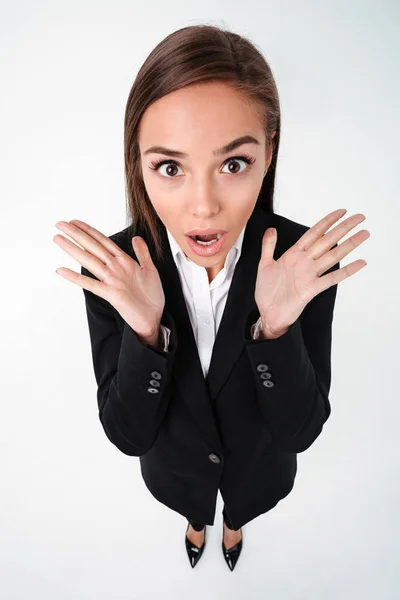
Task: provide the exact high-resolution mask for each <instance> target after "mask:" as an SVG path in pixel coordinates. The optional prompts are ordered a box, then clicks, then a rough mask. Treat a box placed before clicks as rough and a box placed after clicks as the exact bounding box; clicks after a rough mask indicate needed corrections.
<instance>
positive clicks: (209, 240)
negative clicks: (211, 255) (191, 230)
mask: <svg viewBox="0 0 400 600" xmlns="http://www.w3.org/2000/svg"><path fill="white" fill-rule="evenodd" d="M189 237H190V238H191V239H192V240H193V241H194V242H196V243H197V244H199V246H211V245H212V244H214V243H215V242H217V241H218V240H219V239H220V238H221V237H222V233H217V234H214V235H190V236H189Z"/></svg>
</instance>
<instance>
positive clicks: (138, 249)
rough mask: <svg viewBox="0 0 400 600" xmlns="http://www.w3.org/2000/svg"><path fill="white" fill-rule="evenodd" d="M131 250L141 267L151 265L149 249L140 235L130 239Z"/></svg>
mask: <svg viewBox="0 0 400 600" xmlns="http://www.w3.org/2000/svg"><path fill="white" fill-rule="evenodd" d="M132 248H133V251H134V252H135V254H136V257H137V259H138V260H139V263H140V266H141V267H150V266H152V265H153V261H152V260H151V256H150V252H149V248H148V246H147V244H146V242H145V241H144V239H143V238H142V237H140V235H136V236H134V237H133V238H132Z"/></svg>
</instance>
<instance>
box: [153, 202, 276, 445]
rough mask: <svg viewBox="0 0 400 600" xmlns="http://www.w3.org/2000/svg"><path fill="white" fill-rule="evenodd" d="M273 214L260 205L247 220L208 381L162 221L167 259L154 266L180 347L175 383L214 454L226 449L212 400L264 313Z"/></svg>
mask: <svg viewBox="0 0 400 600" xmlns="http://www.w3.org/2000/svg"><path fill="white" fill-rule="evenodd" d="M272 217H273V213H266V212H264V211H263V210H262V209H261V208H260V207H255V209H254V210H253V213H252V215H251V216H250V219H249V220H248V222H247V225H246V229H245V233H244V237H243V245H242V252H241V255H240V258H239V260H238V262H237V263H236V267H235V271H234V274H233V278H232V282H231V285H230V288H229V292H228V297H227V300H226V304H225V308H224V312H223V315H222V320H221V323H220V326H219V328H218V331H217V335H216V339H215V343H214V346H213V350H212V356H211V361H210V366H209V371H208V374H207V377H206V378H204V375H203V370H202V367H201V362H200V357H199V354H198V350H197V345H196V340H195V337H194V334H193V329H192V324H191V322H190V317H189V314H188V311H187V308H186V302H185V298H184V295H183V290H182V287H181V283H180V279H179V274H178V270H177V267H176V264H175V261H174V259H173V256H172V252H171V248H170V245H169V241H168V237H167V232H166V229H165V226H164V225H163V223H161V227H160V229H161V237H162V245H163V250H164V254H165V256H164V260H163V261H158V260H156V259H155V257H154V256H153V262H154V264H155V266H156V268H157V270H158V272H159V275H160V279H161V282H162V284H163V289H164V294H165V309H166V310H167V311H168V312H169V313H170V314H171V316H172V317H173V319H174V321H175V324H176V329H177V334H178V344H177V351H176V355H175V360H174V368H173V378H174V385H175V386H177V387H178V388H179V391H180V393H181V395H182V397H183V399H184V401H185V402H186V404H187V406H188V409H189V410H190V412H191V414H192V415H193V417H194V418H195V420H196V421H197V423H198V425H199V427H200V429H201V430H202V433H203V436H204V438H205V439H207V440H208V442H209V444H210V445H211V447H212V448H213V449H214V451H217V452H218V451H222V446H221V441H220V437H219V433H218V429H217V424H216V422H215V417H214V409H213V406H212V402H213V401H214V400H215V398H216V397H217V395H218V393H219V391H220V389H221V387H222V386H223V384H224V383H225V381H226V380H227V378H228V377H229V375H230V373H231V371H232V369H233V367H234V365H235V362H236V361H237V359H238V358H239V356H240V354H241V352H242V351H243V349H244V347H245V339H250V331H249V330H248V331H247V327H250V325H252V323H254V322H255V321H256V320H257V319H258V317H259V312H258V309H257V305H256V304H255V300H254V290H255V282H256V276H257V268H258V263H259V260H260V257H261V242H262V237H263V235H264V232H265V230H266V228H267V227H269V226H270V225H271V223H272Z"/></svg>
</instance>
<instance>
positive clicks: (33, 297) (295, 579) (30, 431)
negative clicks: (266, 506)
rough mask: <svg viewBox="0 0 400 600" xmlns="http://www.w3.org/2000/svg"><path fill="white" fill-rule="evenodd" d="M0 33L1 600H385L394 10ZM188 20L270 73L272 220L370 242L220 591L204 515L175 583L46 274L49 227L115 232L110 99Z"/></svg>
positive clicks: (217, 554)
mask: <svg viewBox="0 0 400 600" xmlns="http://www.w3.org/2000/svg"><path fill="white" fill-rule="evenodd" d="M0 23H1V25H0V34H1V35H0V44H1V52H0V76H1V94H0V126H1V128H0V130H1V136H0V138H1V139H0V145H1V147H0V152H1V177H0V186H1V189H0V201H1V236H0V239H1V284H0V286H1V288H0V289H1V324H0V332H1V333H0V344H1V392H0V398H1V430H0V431H1V433H0V436H1V437H0V461H1V464H0V466H1V494H0V520H1V521H0V525H1V532H0V553H1V555H0V560H1V564H2V568H1V571H2V573H1V576H0V597H1V599H2V600H3V599H4V600H47V599H51V600H55V599H56V600H81V599H82V600H83V599H84V600H92V599H96V600H103V599H104V600H110V599H111V598H113V599H115V600H147V599H150V600H152V599H153V598H163V599H165V600H167V599H168V600H169V599H173V600H180V599H182V600H183V599H185V598H188V597H189V595H190V597H191V599H193V600H195V599H196V600H197V599H203V598H207V600H214V599H215V600H221V599H222V598H224V599H225V598H226V599H228V598H229V599H231V598H234V599H235V600H236V599H242V598H246V600H250V599H251V600H253V599H256V600H258V599H260V600H264V599H267V598H270V599H273V600H322V599H323V600H347V599H349V600H354V599H355V598H363V599H364V600H369V599H375V598H377V597H379V599H380V600H388V599H390V600H394V599H395V598H398V597H399V593H400V592H399V589H398V587H399V580H398V578H397V581H396V577H395V570H396V567H398V565H399V558H400V553H399V533H400V532H399V516H398V515H399V513H398V506H399V500H400V490H399V462H400V461H399V451H398V447H399V446H398V439H399V418H400V414H399V408H398V407H399V391H398V387H399V386H398V384H397V383H396V381H397V379H396V377H397V375H398V374H399V358H400V352H399V334H400V331H399V322H398V315H399V300H400V298H399V283H398V282H399V217H400V211H399V195H398V189H399V179H398V173H399V170H398V162H399V151H398V148H399V138H400V135H399V134H400V131H399V105H400V98H399V78H398V72H399V60H398V58H399V50H400V48H399V43H398V26H399V7H398V4H397V3H395V2H394V1H393V2H389V1H386V2H384V1H382V0H380V1H379V2H378V1H375V2H365V1H363V2H362V1H358V0H353V1H351V2H348V1H344V0H340V1H335V2H323V1H321V0H319V1H317V0H315V1H313V2H312V1H306V2H294V1H292V2H290V1H287V0H286V1H282V0H280V1H279V2H272V1H269V0H268V1H267V0H264V1H263V2H261V1H260V2H256V1H255V0H247V1H246V2H239V1H237V0H236V1H234V2H232V0H230V1H229V2H226V1H224V0H219V2H218V3H217V2H215V0H214V1H213V2H208V1H203V2H201V3H200V4H199V3H198V2H192V1H186V2H183V1H182V2H178V1H176V0H170V1H169V2H157V1H153V2H149V3H146V2H132V1H131V2H128V1H119V2H115V1H114V2H111V1H108V2H90V1H88V0H87V1H82V0H80V1H79V2H78V1H76V0H68V2H66V1H59V2H50V1H48V2H33V1H31V2H28V1H25V2H21V1H19V2H18V1H17V2H7V3H6V2H2V3H1V18H0ZM199 23H208V24H213V25H218V26H221V27H223V28H225V27H227V28H229V29H230V30H231V31H236V32H237V33H240V34H242V35H245V36H248V37H249V38H250V39H251V40H252V41H253V42H254V43H256V44H257V45H258V47H259V48H260V49H261V51H262V52H263V54H264V56H265V57H266V59H267V60H268V61H269V62H270V65H271V68H272V71H273V73H274V76H275V78H276V82H277V85H278V90H279V93H280V100H281V108H282V132H281V146H280V154H279V158H278V172H277V186H276V196H275V211H276V212H278V213H279V214H283V215H284V216H287V217H288V218H291V219H294V220H295V221H298V222H300V223H303V224H306V225H308V226H311V225H313V224H314V223H315V222H316V221H317V220H319V219H320V218H322V217H323V216H324V215H325V214H327V213H328V212H330V211H333V210H335V209H337V208H347V209H348V213H347V215H346V216H350V215H351V214H355V213H358V212H361V213H363V214H364V215H365V216H366V217H367V218H366V220H365V221H364V222H363V223H362V224H361V225H360V226H358V227H357V229H356V230H357V231H358V230H360V229H364V228H366V229H368V231H369V232H370V234H371V237H370V239H369V240H367V241H366V242H364V244H362V247H360V248H359V249H356V250H355V251H354V252H353V253H352V254H351V257H348V259H347V260H346V259H344V260H343V261H342V265H345V264H347V263H348V262H350V261H353V260H356V259H357V258H363V259H365V260H366V261H367V263H368V265H367V266H366V267H364V268H363V269H362V270H361V271H360V272H358V273H357V274H355V275H354V276H353V277H351V278H350V279H348V280H346V281H344V282H342V283H340V284H339V289H338V295H337V301H336V308H335V316H334V326H333V348H332V386H331V393H330V401H331V405H332V414H331V417H330V419H329V421H328V422H327V423H326V425H325V427H324V431H323V434H322V435H321V436H320V437H319V438H318V439H317V440H316V442H315V443H314V444H313V445H312V446H311V448H310V449H309V450H308V451H307V452H305V453H302V454H300V455H299V456H298V464H299V470H298V474H297V478H296V482H295V486H294V489H293V491H292V492H291V494H290V495H289V496H288V497H287V498H285V499H284V500H282V501H281V502H280V503H279V504H278V505H277V506H276V507H275V508H274V509H273V510H272V511H270V512H269V513H266V514H265V515H262V516H261V517H259V518H257V519H255V520H253V521H252V522H250V523H249V524H248V525H245V527H244V528H243V552H242V555H241V557H240V561H239V563H238V565H237V567H236V569H235V571H234V572H233V573H231V572H230V571H229V569H228V567H227V565H226V564H225V562H224V560H223V556H222V552H221V535H222V516H221V510H222V498H221V497H220V496H219V498H218V507H217V513H216V517H215V524H214V527H209V528H208V533H207V535H208V538H207V543H208V545H207V548H206V551H205V553H204V555H203V557H202V559H201V561H200V563H199V564H198V565H197V566H196V568H195V569H192V568H191V566H190V564H189V561H188V558H187V556H186V553H185V549H184V532H185V529H186V521H185V519H184V517H182V516H181V515H179V514H178V513H175V512H173V511H171V510H170V509H168V508H167V507H165V506H164V505H162V504H160V503H159V502H158V501H157V500H155V499H154V498H153V497H152V496H151V494H150V493H149V492H148V490H147V489H146V487H145V485H144V482H143V481H142V479H141V475H140V470H139V459H138V458H136V457H128V456H126V455H124V454H122V453H121V452H119V451H118V450H117V449H116V447H114V446H113V445H112V444H110V442H109V441H108V439H107V438H106V436H105V434H104V432H103V430H102V427H101V424H100V421H99V420H98V416H97V413H98V410H97V402H96V384H95V379H94V373H93V369H92V362H91V355H90V344H89V334H88V326H87V320H86V314H85V308H84V297H83V292H82V290H81V288H79V287H77V286H75V285H74V284H72V283H70V282H68V281H67V280H66V279H64V278H62V277H61V276H60V275H57V274H56V273H55V270H56V268H57V267H59V266H66V267H69V268H72V269H74V270H76V271H79V268H80V266H79V265H78V264H77V262H76V261H75V260H74V259H72V258H71V257H69V256H68V255H67V254H66V253H65V252H64V251H63V250H61V249H60V248H59V247H58V246H57V245H56V244H55V243H54V242H53V236H54V235H55V234H57V233H61V232H60V231H59V230H58V229H57V228H56V227H55V223H56V221H58V220H70V219H74V218H77V219H81V220H84V221H87V222H89V223H90V224H92V225H94V226H95V227H96V228H98V229H100V230H101V231H103V232H104V233H106V234H107V235H111V234H112V233H114V232H116V231H119V230H121V229H122V228H124V227H125V226H126V224H127V220H126V214H125V195H124V173H123V119H124V111H125V105H126V101H127V97H128V94H129V90H130V87H131V85H132V84H133V81H134V78H135V74H136V72H137V70H138V69H139V67H140V66H141V64H142V63H143V61H144V60H145V59H146V57H147V55H148V54H149V52H150V51H151V50H152V49H153V47H154V46H155V45H156V44H157V43H158V42H159V41H160V40H161V39H163V38H164V37H165V36H166V35H168V34H169V33H171V32H172V31H175V30H176V29H179V28H181V27H184V26H186V25H191V24H199ZM396 34H397V35H396ZM395 169H396V172H395Z"/></svg>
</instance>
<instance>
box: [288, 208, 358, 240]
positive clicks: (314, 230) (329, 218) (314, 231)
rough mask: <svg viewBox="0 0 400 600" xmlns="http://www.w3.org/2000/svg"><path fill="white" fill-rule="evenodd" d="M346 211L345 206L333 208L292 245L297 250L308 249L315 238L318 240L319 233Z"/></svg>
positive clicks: (323, 231) (322, 232)
mask: <svg viewBox="0 0 400 600" xmlns="http://www.w3.org/2000/svg"><path fill="white" fill-rule="evenodd" d="M346 212H347V210H346V209H345V208H339V209H338V210H334V211H333V212H331V213H329V214H328V215H326V217H324V218H323V219H320V220H319V221H317V223H315V225H313V226H312V227H310V229H308V230H307V231H306V232H305V233H304V234H303V235H302V236H301V237H300V238H299V239H298V240H297V242H296V243H295V244H294V246H295V247H296V248H297V249H299V250H308V249H309V248H310V247H311V246H312V245H313V244H314V242H315V241H316V240H318V239H319V238H320V237H321V235H323V234H324V233H325V231H327V230H328V229H329V227H330V226H331V225H333V223H336V221H338V220H339V219H340V218H341V217H343V215H344V214H345V213H346Z"/></svg>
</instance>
